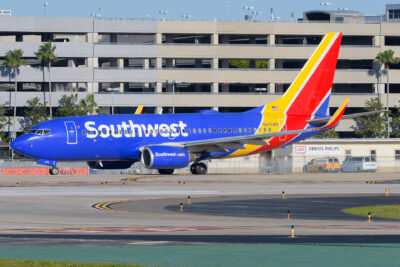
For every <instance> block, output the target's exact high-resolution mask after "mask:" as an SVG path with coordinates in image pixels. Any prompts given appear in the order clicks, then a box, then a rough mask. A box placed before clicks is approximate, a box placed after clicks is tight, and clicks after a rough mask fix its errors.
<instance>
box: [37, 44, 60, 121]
mask: <svg viewBox="0 0 400 267" xmlns="http://www.w3.org/2000/svg"><path fill="white" fill-rule="evenodd" d="M55 50H56V46H52V45H51V41H49V42H47V43H44V44H42V45H41V46H40V47H39V50H38V51H37V52H36V57H37V59H39V60H40V61H42V62H44V63H47V64H48V65H47V66H48V70H49V107H50V119H51V118H52V117H53V111H52V106H51V75H50V74H51V64H52V63H53V62H57V60H58V57H57V56H56V55H55V54H54V51H55Z"/></svg>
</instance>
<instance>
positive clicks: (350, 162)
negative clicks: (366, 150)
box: [340, 157, 378, 172]
mask: <svg viewBox="0 0 400 267" xmlns="http://www.w3.org/2000/svg"><path fill="white" fill-rule="evenodd" d="M340 170H341V171H342V172H376V171H377V170H378V162H376V159H375V157H347V158H346V159H345V161H343V163H342V165H341V167H340Z"/></svg>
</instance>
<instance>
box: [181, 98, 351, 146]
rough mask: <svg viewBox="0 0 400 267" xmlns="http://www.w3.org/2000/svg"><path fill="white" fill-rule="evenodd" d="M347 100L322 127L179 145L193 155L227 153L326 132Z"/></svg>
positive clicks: (338, 119) (334, 122)
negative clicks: (290, 137) (275, 139)
mask: <svg viewBox="0 0 400 267" xmlns="http://www.w3.org/2000/svg"><path fill="white" fill-rule="evenodd" d="M348 100H349V99H348V98H347V99H346V100H345V101H344V102H343V104H342V105H341V106H340V107H339V108H338V109H337V110H336V112H335V114H334V115H333V116H332V117H330V118H329V121H328V122H327V123H325V124H324V125H322V126H321V127H316V128H309V129H299V130H290V131H280V132H273V133H265V134H252V135H241V136H229V137H221V138H213V139H205V140H196V141H189V142H185V143H181V145H183V146H184V147H186V149H188V150H189V151H191V152H193V153H200V152H227V151H228V150H227V149H228V148H232V149H244V148H245V147H244V145H243V144H250V145H268V139H271V138H272V137H276V136H285V135H293V134H300V133H309V132H316V131H321V130H328V129H330V128H333V127H335V126H336V125H337V124H338V123H339V121H340V119H341V118H342V117H343V113H344V110H345V109H346V106H347V102H348Z"/></svg>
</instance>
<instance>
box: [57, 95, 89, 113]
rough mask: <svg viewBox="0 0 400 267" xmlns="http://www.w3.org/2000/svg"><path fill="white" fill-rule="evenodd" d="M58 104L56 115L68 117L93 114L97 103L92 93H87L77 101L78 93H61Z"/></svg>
mask: <svg viewBox="0 0 400 267" xmlns="http://www.w3.org/2000/svg"><path fill="white" fill-rule="evenodd" d="M59 103H60V105H59V107H58V110H57V117H70V116H79V115H87V114H94V113H96V112H97V109H96V107H97V104H96V102H95V101H94V96H93V95H87V96H86V98H85V99H81V100H80V101H79V103H78V94H75V95H70V96H67V95H63V96H62V97H61V99H60V102H59Z"/></svg>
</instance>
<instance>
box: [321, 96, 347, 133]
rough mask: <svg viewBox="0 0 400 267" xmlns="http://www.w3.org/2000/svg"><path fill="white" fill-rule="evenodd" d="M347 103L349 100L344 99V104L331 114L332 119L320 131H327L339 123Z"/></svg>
mask: <svg viewBox="0 0 400 267" xmlns="http://www.w3.org/2000/svg"><path fill="white" fill-rule="evenodd" d="M348 102H349V99H348V98H346V99H345V100H344V102H343V103H342V105H341V106H340V107H339V108H338V109H337V110H336V112H335V114H333V116H332V118H331V119H330V120H329V121H328V123H327V124H326V125H325V126H323V127H322V128H321V129H323V130H327V129H330V128H333V127H335V126H336V125H337V124H338V123H339V121H340V120H341V119H342V117H343V113H344V111H345V109H346V107H347V103H348Z"/></svg>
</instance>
